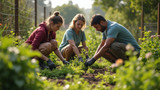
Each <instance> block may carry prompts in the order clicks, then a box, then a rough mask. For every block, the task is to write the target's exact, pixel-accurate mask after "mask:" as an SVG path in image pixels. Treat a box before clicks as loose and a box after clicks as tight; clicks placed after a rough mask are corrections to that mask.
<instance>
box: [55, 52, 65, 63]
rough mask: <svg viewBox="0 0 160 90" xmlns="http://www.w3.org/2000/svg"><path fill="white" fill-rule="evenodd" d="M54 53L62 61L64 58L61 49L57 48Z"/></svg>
mask: <svg viewBox="0 0 160 90" xmlns="http://www.w3.org/2000/svg"><path fill="white" fill-rule="evenodd" d="M54 53H55V54H56V55H57V56H58V57H59V58H60V59H61V61H63V60H64V58H63V56H62V54H61V53H60V51H59V50H58V49H56V50H55V51H54Z"/></svg>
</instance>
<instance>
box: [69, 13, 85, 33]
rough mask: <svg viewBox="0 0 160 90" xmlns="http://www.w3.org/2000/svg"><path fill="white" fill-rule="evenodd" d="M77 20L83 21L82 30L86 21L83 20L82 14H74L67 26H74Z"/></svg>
mask: <svg viewBox="0 0 160 90" xmlns="http://www.w3.org/2000/svg"><path fill="white" fill-rule="evenodd" d="M78 20H81V21H83V22H84V25H83V27H82V30H83V29H84V28H85V27H86V21H85V18H84V16H83V14H77V15H76V16H74V18H73V19H72V22H71V23H70V25H69V28H72V29H73V28H75V23H76V22H77V21H78Z"/></svg>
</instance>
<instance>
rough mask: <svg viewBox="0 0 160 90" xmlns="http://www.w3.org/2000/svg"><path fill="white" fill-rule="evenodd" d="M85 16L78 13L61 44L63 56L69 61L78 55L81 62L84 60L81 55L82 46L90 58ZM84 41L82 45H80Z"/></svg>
mask: <svg viewBox="0 0 160 90" xmlns="http://www.w3.org/2000/svg"><path fill="white" fill-rule="evenodd" d="M85 23H86V22H85V18H84V16H83V15H82V14H77V15H76V16H75V17H74V18H73V19H72V22H71V24H70V26H69V29H68V30H66V32H65V34H64V37H63V40H62V42H61V45H60V47H59V49H60V51H61V53H62V55H63V57H65V58H66V60H67V61H69V60H70V59H72V57H73V56H74V55H76V56H77V57H78V59H79V61H80V62H83V59H82V56H80V53H81V50H82V48H84V49H85V51H86V59H88V47H87V46H86V42H85V41H86V36H85V33H84V31H83V29H84V27H85ZM80 43H82V46H79V45H80Z"/></svg>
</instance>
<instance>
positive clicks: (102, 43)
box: [95, 40, 106, 54]
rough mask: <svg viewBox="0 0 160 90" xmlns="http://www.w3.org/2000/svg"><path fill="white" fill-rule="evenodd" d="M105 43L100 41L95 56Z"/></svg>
mask: <svg viewBox="0 0 160 90" xmlns="http://www.w3.org/2000/svg"><path fill="white" fill-rule="evenodd" d="M105 41H106V40H102V41H101V43H100V45H99V46H98V48H97V50H96V52H95V54H97V53H98V51H99V50H100V49H101V48H102V46H103V45H104V43H105Z"/></svg>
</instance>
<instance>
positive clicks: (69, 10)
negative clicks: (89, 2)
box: [54, 1, 83, 25]
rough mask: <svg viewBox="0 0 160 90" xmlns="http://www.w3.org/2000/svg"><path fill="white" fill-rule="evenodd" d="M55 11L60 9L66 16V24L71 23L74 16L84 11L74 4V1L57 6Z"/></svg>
mask: <svg viewBox="0 0 160 90" xmlns="http://www.w3.org/2000/svg"><path fill="white" fill-rule="evenodd" d="M54 11H60V13H61V15H62V16H63V17H64V20H65V24H67V25H69V24H70V22H71V20H72V18H73V17H74V16H75V15H76V14H78V13H83V12H82V11H81V10H80V8H79V7H78V6H77V5H73V3H72V1H70V2H69V3H68V4H63V5H62V6H57V7H56V8H54Z"/></svg>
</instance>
